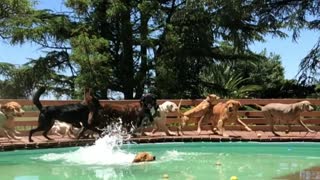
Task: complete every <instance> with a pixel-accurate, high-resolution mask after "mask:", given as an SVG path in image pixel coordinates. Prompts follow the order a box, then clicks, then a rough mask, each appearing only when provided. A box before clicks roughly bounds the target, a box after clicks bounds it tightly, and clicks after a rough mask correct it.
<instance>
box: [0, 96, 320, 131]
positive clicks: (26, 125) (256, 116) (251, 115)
mask: <svg viewBox="0 0 320 180" xmlns="http://www.w3.org/2000/svg"><path fill="white" fill-rule="evenodd" d="M167 100H169V101H173V102H175V103H177V104H178V103H179V102H180V101H181V106H182V107H185V108H190V107H192V106H195V105H197V104H198V103H200V102H201V101H202V100H201V99H195V100H191V99H183V100H179V99H161V100H158V103H159V104H161V103H163V102H164V101H167ZM236 100H238V101H240V102H241V104H242V105H243V108H241V109H240V111H239V116H240V118H241V119H242V121H244V122H245V123H246V124H248V125H249V127H251V128H252V129H253V130H255V131H269V130H270V126H269V122H268V120H267V119H264V117H263V115H262V113H261V112H260V111H259V110H255V109H254V108H248V107H249V106H248V105H254V104H259V105H265V104H268V103H275V102H277V103H285V104H288V103H295V102H299V101H302V100H308V101H310V102H311V103H312V104H313V105H315V106H320V100H318V99H236ZM9 101H16V102H18V103H20V104H21V105H22V106H23V108H24V109H25V111H26V112H25V114H24V116H23V117H18V118H17V121H16V122H15V123H16V128H17V130H19V131H22V132H27V131H29V130H30V129H31V128H33V127H34V126H37V118H38V114H39V111H38V109H37V108H36V107H35V106H34V105H33V103H32V101H31V100H27V99H0V104H4V103H6V102H9ZM221 101H226V99H221V100H219V101H217V102H221ZM41 102H42V104H43V105H45V106H46V105H62V104H69V103H77V102H80V100H41ZM100 102H101V104H103V105H104V104H109V105H111V106H117V107H119V106H125V105H137V104H138V103H139V101H138V100H119V101H112V100H101V101H100ZM246 107H247V108H246ZM250 107H251V106H250ZM252 107H254V106H252ZM317 109H318V108H317ZM182 111H183V110H182ZM177 115H178V114H177V113H169V115H168V117H167V122H166V123H167V125H168V126H169V128H170V129H172V130H175V129H176V128H177V124H178V123H179V119H178V116H177ZM302 118H303V119H304V122H305V123H306V124H307V126H309V127H310V128H311V129H313V130H316V131H319V130H320V110H316V111H313V112H304V113H302ZM196 121H197V119H192V120H191V121H190V122H189V124H188V125H187V126H186V127H185V130H186V131H187V130H195V129H196V126H195V122H196ZM203 127H204V129H207V130H208V129H210V128H211V126H210V125H209V124H205V125H204V126H203ZM276 127H277V130H279V131H284V130H286V128H287V126H285V125H284V124H283V123H281V125H280V124H279V125H277V126H276ZM226 129H227V130H244V129H243V127H241V126H239V125H238V124H232V123H229V124H227V126H226ZM292 131H305V130H304V129H303V128H302V127H301V126H300V125H297V124H296V123H294V124H293V126H292Z"/></svg>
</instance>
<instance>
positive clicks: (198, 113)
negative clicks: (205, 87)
mask: <svg viewBox="0 0 320 180" xmlns="http://www.w3.org/2000/svg"><path fill="white" fill-rule="evenodd" d="M218 99H220V97H219V96H217V95H215V94H210V95H208V96H207V97H206V99H205V100H203V101H202V102H201V103H200V104H198V105H197V106H196V107H194V108H192V109H190V110H188V111H186V112H184V113H181V114H180V115H181V118H180V119H181V123H180V126H179V128H178V135H183V131H182V128H183V126H185V124H186V122H187V121H188V120H190V119H191V118H200V120H199V121H198V129H197V132H198V134H200V133H201V122H202V121H203V120H204V119H206V118H209V117H210V115H211V114H210V113H207V112H209V109H210V107H212V106H213V105H214V104H215V103H216V101H217V100H218ZM179 107H180V105H179ZM179 109H180V108H179Z"/></svg>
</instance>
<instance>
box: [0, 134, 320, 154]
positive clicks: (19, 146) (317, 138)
mask: <svg viewBox="0 0 320 180" xmlns="http://www.w3.org/2000/svg"><path fill="white" fill-rule="evenodd" d="M228 134H230V136H231V137H221V136H217V135H210V134H209V133H203V135H197V134H196V132H195V131H194V132H187V133H186V135H185V136H164V135H163V134H161V133H158V134H155V135H154V136H148V137H139V138H131V139H130V140H129V141H127V142H125V143H137V144H142V143H168V142H250V141H252V142H320V133H306V132H292V133H290V135H286V134H285V135H284V136H281V137H275V136H273V134H272V133H270V132H257V131H256V132H244V131H228ZM257 134H259V136H257ZM51 137H52V138H53V139H55V140H54V141H47V140H45V139H44V138H43V137H42V136H35V137H34V140H35V142H33V143H29V142H28V140H27V137H22V139H21V140H14V141H8V139H6V138H0V151H12V150H26V149H45V148H60V147H76V146H88V145H92V144H94V142H95V140H94V139H79V140H77V139H70V138H60V137H58V136H51Z"/></svg>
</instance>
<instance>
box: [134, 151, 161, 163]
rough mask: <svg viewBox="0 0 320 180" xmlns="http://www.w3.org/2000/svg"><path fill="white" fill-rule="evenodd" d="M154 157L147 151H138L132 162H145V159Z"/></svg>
mask: <svg viewBox="0 0 320 180" xmlns="http://www.w3.org/2000/svg"><path fill="white" fill-rule="evenodd" d="M154 160H156V157H155V156H153V155H151V154H150V153H148V152H139V153H138V154H137V155H136V156H135V157H134V160H133V161H132V162H133V163H140V162H147V161H154Z"/></svg>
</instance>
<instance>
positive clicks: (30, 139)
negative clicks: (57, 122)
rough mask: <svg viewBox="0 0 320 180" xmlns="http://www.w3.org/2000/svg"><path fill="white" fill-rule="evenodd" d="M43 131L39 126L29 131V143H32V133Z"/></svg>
mask: <svg viewBox="0 0 320 180" xmlns="http://www.w3.org/2000/svg"><path fill="white" fill-rule="evenodd" d="M43 130H44V128H43V127H41V126H39V127H37V128H35V129H31V130H30V132H29V142H33V140H32V138H31V137H32V134H33V133H35V132H38V131H43Z"/></svg>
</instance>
